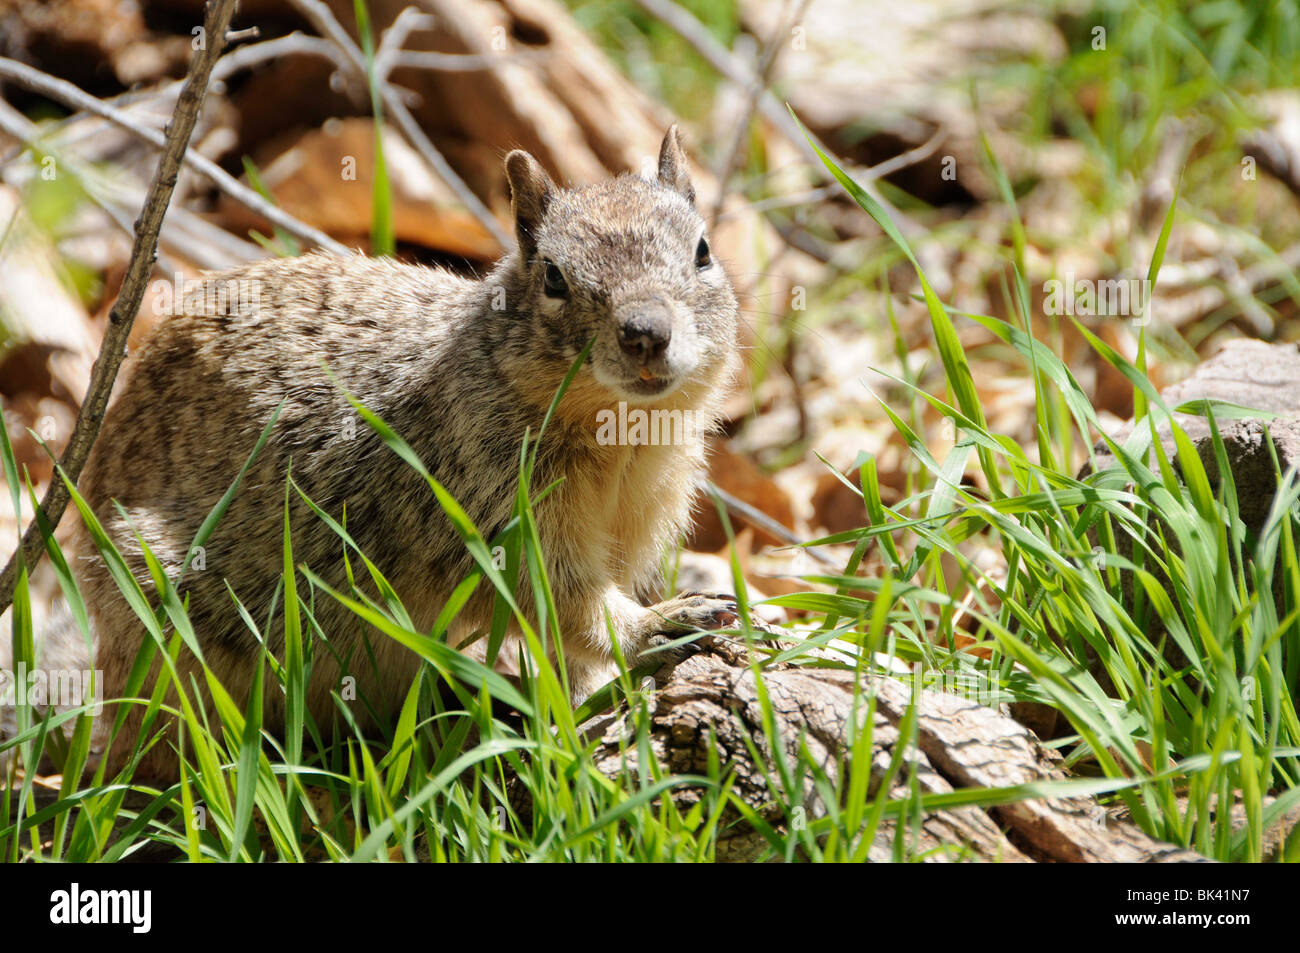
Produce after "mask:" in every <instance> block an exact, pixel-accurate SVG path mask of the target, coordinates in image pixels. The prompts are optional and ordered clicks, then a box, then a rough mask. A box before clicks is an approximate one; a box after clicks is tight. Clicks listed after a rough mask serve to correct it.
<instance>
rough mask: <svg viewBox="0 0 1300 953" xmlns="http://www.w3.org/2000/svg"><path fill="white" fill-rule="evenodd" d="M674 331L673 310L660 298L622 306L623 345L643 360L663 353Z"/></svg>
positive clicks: (629, 354) (631, 355) (619, 336)
mask: <svg viewBox="0 0 1300 953" xmlns="http://www.w3.org/2000/svg"><path fill="white" fill-rule="evenodd" d="M672 334H673V316H672V312H671V311H670V310H669V308H668V305H667V303H666V302H664V301H662V300H660V299H657V298H655V299H651V300H649V301H639V302H637V303H636V304H633V305H628V306H626V307H624V308H621V309H620V314H619V324H618V344H619V347H621V348H622V349H623V352H624V353H625V354H627V355H628V356H629V357H633V358H636V360H638V361H640V362H641V363H642V364H645V363H647V362H648V361H650V360H651V359H652V358H656V357H660V356H662V355H663V353H664V351H666V350H668V341H669V340H670V339H671V338H672Z"/></svg>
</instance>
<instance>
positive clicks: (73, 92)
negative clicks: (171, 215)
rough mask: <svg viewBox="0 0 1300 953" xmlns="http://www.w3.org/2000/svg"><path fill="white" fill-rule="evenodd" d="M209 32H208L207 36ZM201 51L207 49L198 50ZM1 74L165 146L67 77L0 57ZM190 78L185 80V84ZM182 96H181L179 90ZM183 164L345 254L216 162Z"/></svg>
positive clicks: (192, 155) (195, 157)
mask: <svg viewBox="0 0 1300 953" xmlns="http://www.w3.org/2000/svg"><path fill="white" fill-rule="evenodd" d="M210 35H211V34H209V36H210ZM200 52H206V51H203V50H201V51H200ZM0 77H8V78H10V79H12V80H15V81H16V82H19V83H21V84H22V85H24V86H26V87H27V88H28V89H31V90H34V91H35V92H38V93H40V94H41V95H42V96H48V97H49V98H51V99H56V100H58V101H59V102H62V103H65V104H66V105H68V106H70V107H72V108H73V109H80V110H84V111H85V112H89V113H94V114H95V115H96V116H100V117H102V118H104V119H107V120H108V121H109V122H111V123H113V124H114V125H116V126H120V127H121V128H123V129H126V130H127V131H128V132H131V133H133V134H135V135H137V136H139V137H140V138H141V139H143V140H144V141H145V142H148V143H149V144H150V145H153V146H156V147H157V148H159V149H164V148H166V145H167V139H166V137H165V136H164V135H163V134H162V133H161V132H159V131H158V130H156V129H150V128H149V127H148V126H142V125H140V124H139V123H138V122H136V121H135V120H134V119H133V118H132V117H131V116H129V115H127V114H126V113H125V112H123V111H122V110H120V109H114V108H113V107H112V106H108V105H106V104H105V103H104V102H102V101H101V100H99V99H96V98H95V97H94V96H91V95H90V94H88V93H86V92H83V91H82V90H81V89H79V88H77V87H76V86H74V85H73V84H72V83H69V82H67V81H66V80H62V79H59V78H57V77H54V76H50V75H49V74H48V73H42V72H41V71H40V70H37V69H32V67H30V66H27V65H26V64H24V63H19V62H18V61H17V60H11V59H7V58H5V57H0ZM188 83H189V80H186V84H187V85H188ZM182 95H184V94H183V93H182ZM182 161H183V162H184V164H186V165H188V166H190V167H191V168H193V169H195V170H196V171H198V172H199V173H201V174H203V175H205V176H207V177H208V178H209V179H211V180H212V181H213V183H215V184H216V186H217V188H219V189H221V191H223V192H225V193H226V194H227V195H229V196H230V197H231V198H233V199H234V200H235V201H237V202H239V203H240V204H241V205H243V206H244V207H246V208H248V209H251V210H252V211H254V212H256V213H257V214H258V215H261V216H262V217H263V218H266V219H267V220H269V221H271V222H273V223H275V224H276V225H279V226H280V227H281V228H283V229H284V230H285V231H286V232H289V233H290V234H291V235H294V236H295V237H297V238H301V239H302V240H303V241H306V242H310V243H312V244H313V245H319V246H320V247H321V248H323V249H325V250H327V251H331V252H333V253H334V254H336V255H346V254H347V253H348V249H347V248H346V246H344V245H342V244H340V243H339V242H336V241H335V240H334V239H332V238H330V237H329V236H328V235H326V234H325V233H324V232H322V231H321V230H320V229H318V228H315V227H313V226H311V225H308V224H307V223H305V222H301V221H299V220H298V219H296V218H294V217H293V216H292V215H290V214H289V213H288V212H286V211H284V210H283V209H280V208H277V207H276V206H274V205H272V204H271V203H270V202H268V201H266V200H265V199H264V198H262V196H260V195H258V194H257V193H256V192H254V191H253V190H252V189H250V188H249V187H248V186H246V185H244V184H243V183H242V182H240V181H239V180H238V179H236V178H234V176H232V175H230V173H228V172H227V171H226V170H225V169H223V168H221V166H219V165H217V164H216V163H215V162H213V161H212V160H211V159H209V158H208V157H207V156H204V155H201V154H199V153H197V152H186V153H185V154H184V157H183V159H182Z"/></svg>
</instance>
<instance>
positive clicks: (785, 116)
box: [636, 0, 924, 237]
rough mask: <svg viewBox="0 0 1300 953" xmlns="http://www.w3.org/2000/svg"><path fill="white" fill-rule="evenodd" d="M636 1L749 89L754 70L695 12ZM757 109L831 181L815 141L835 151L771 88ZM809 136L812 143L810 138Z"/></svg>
mask: <svg viewBox="0 0 1300 953" xmlns="http://www.w3.org/2000/svg"><path fill="white" fill-rule="evenodd" d="M636 3H637V5H638V6H639V7H641V9H642V10H644V11H645V12H646V13H648V14H650V15H651V16H652V17H654V18H655V19H656V20H659V21H660V22H661V23H663V24H664V25H665V26H667V27H669V28H670V29H672V30H673V31H674V32H675V33H677V34H678V35H679V36H681V38H682V39H684V40H685V41H686V42H687V43H689V44H690V45H691V46H692V47H694V49H695V51H696V52H697V53H699V54H700V56H701V57H703V58H704V60H705V62H707V63H708V64H709V65H710V66H712V67H713V68H714V69H715V70H716V71H717V72H718V73H720V74H722V75H723V76H724V77H726V78H727V79H729V80H730V81H731V82H733V83H735V84H736V85H737V86H740V87H742V88H746V89H747V88H749V87H750V86H751V84H753V83H754V74H753V71H752V70H750V68H749V67H748V66H747V65H745V64H744V63H742V62H741V61H740V60H739V59H737V58H736V57H735V56H734V55H733V54H732V53H731V51H730V50H728V49H727V48H726V47H724V46H723V45H722V44H721V43H719V42H718V41H717V40H716V39H714V38H713V34H712V33H710V32H709V31H708V29H707V28H706V27H705V26H704V24H703V23H701V22H700V21H699V20H697V19H696V18H695V17H694V16H693V15H692V14H690V13H689V12H687V11H686V10H683V9H682V8H681V7H679V6H677V5H676V4H675V3H672V2H671V0H636ZM758 111H759V113H760V114H761V115H762V117H763V118H764V119H766V120H767V121H768V122H769V123H771V124H772V125H773V126H774V127H776V130H777V131H778V132H780V133H781V135H782V136H784V137H785V138H786V139H787V140H789V142H790V143H791V144H792V145H793V146H794V147H795V148H796V149H798V150H799V151H800V153H802V154H803V156H804V158H805V159H806V160H807V162H808V164H809V165H810V166H811V167H812V170H813V174H814V175H816V176H817V177H818V178H819V179H821V180H823V181H831V179H832V176H831V174H830V172H829V170H827V168H826V166H825V165H823V164H822V160H821V158H820V157H819V156H818V155H817V150H816V149H814V148H813V145H812V143H814V142H815V143H816V144H817V148H818V149H821V151H822V152H824V153H825V154H826V155H828V156H832V157H833V156H834V154H833V153H832V151H831V150H830V149H828V148H826V145H825V144H824V143H822V142H819V141H818V140H817V137H816V136H813V134H812V133H811V132H808V131H806V130H805V129H803V128H801V127H800V125H799V124H798V123H797V122H795V120H794V118H793V117H792V116H791V115H790V113H789V112H788V111H787V110H786V108H785V106H784V105H783V104H782V103H781V102H780V101H779V100H777V98H776V97H775V96H773V95H772V93H771V92H769V91H768V90H763V91H762V92H761V93H760V94H759V98H758ZM810 138H811V140H812V141H811V142H810V141H809V139H810ZM837 162H838V160H837ZM838 164H839V166H840V167H841V168H844V166H845V163H843V162H838ZM846 171H848V170H846ZM849 174H850V175H851V176H852V178H854V179H855V180H856V179H857V175H856V174H854V173H851V172H850V173H849ZM858 184H859V185H861V186H862V190H863V191H864V192H866V193H867V194H868V195H870V196H871V197H872V198H873V199H875V200H876V201H877V202H878V203H880V205H881V206H882V207H883V208H884V209H885V211H887V212H888V213H889V217H890V218H891V219H893V221H894V224H895V225H897V226H898V229H899V231H901V232H902V233H903V234H904V235H907V236H909V237H911V236H913V235H922V234H924V229H922V228H921V226H920V225H919V224H917V223H916V222H914V221H912V220H911V219H910V218H908V217H907V216H906V215H904V214H903V213H902V212H900V211H899V210H898V209H897V208H895V207H894V205H893V203H892V202H890V201H889V200H888V199H886V198H885V197H884V196H883V195H881V194H880V192H879V190H878V189H876V187H875V186H874V185H872V184H871V182H870V181H865V182H859V183H858Z"/></svg>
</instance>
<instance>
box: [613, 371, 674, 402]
mask: <svg viewBox="0 0 1300 953" xmlns="http://www.w3.org/2000/svg"><path fill="white" fill-rule="evenodd" d="M676 385H677V379H676V378H674V377H659V376H657V375H655V374H652V373H650V372H649V370H648V369H647V368H644V367H643V368H641V372H640V374H638V375H637V377H636V378H635V379H633V380H630V381H627V382H626V383H624V384H623V387H624V388H625V389H626V390H628V391H630V392H631V393H633V394H636V395H637V396H638V397H658V396H660V395H661V394H665V393H667V392H668V391H670V390H672V389H673V388H674V387H675V386H676Z"/></svg>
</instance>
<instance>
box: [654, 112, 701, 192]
mask: <svg viewBox="0 0 1300 953" xmlns="http://www.w3.org/2000/svg"><path fill="white" fill-rule="evenodd" d="M659 184H660V185H666V186H668V188H670V189H672V190H673V191H674V192H680V193H681V194H682V195H683V196H685V198H686V201H688V202H690V203H691V204H694V203H695V186H693V185H692V184H691V168H690V164H689V163H688V162H687V160H686V153H685V152H683V151H682V140H681V136H680V134H679V133H678V132H677V124H676V123H673V124H672V125H671V126H669V127H668V132H667V133H665V134H664V141H663V144H662V145H661V146H660V147H659Z"/></svg>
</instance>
